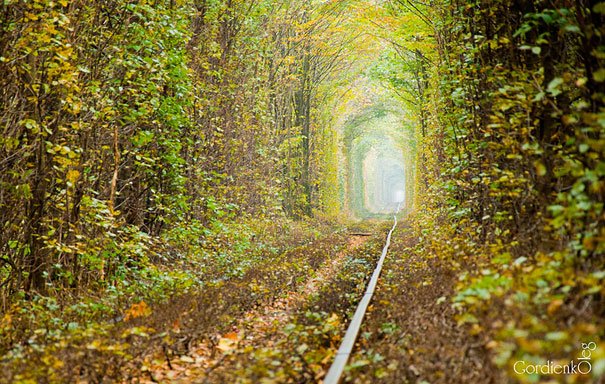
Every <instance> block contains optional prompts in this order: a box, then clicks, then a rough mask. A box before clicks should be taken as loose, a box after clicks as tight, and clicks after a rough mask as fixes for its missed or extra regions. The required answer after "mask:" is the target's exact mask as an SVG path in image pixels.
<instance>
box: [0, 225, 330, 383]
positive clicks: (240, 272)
mask: <svg viewBox="0 0 605 384" xmlns="http://www.w3.org/2000/svg"><path fill="white" fill-rule="evenodd" d="M276 224H277V223H275V222H271V223H264V226H262V227H257V231H259V232H252V230H251V229H248V231H246V232H245V233H242V232H238V233H237V235H239V236H243V235H244V234H245V236H244V237H243V239H245V240H246V241H249V239H250V237H251V236H253V234H255V235H254V237H255V238H256V239H257V240H256V242H255V243H254V244H253V245H251V244H247V245H246V244H242V243H241V239H240V242H239V243H238V239H237V237H232V236H234V235H233V233H231V236H229V235H230V233H229V232H228V231H224V232H222V233H221V234H220V236H221V237H222V239H223V241H225V242H226V244H233V249H234V251H232V252H231V253H230V254H229V255H228V256H229V257H233V258H235V257H236V258H237V259H230V260H224V262H223V265H222V266H220V265H215V266H213V267H212V268H209V269H208V268H207V265H208V262H207V260H206V258H212V260H214V262H215V263H216V262H217V260H221V257H224V255H223V256H221V255H220V254H211V252H212V251H211V250H209V249H205V250H204V249H199V248H198V249H197V252H198V255H199V256H198V257H199V259H197V260H196V257H191V256H190V257H188V258H186V259H182V260H180V262H181V263H182V265H178V264H176V263H173V264H171V265H165V266H163V267H161V266H158V265H149V266H147V267H146V268H144V267H143V268H141V269H140V271H139V272H138V274H137V275H135V276H134V277H133V281H132V282H131V283H128V282H127V281H126V282H125V281H124V280H120V283H121V284H122V285H121V286H118V287H116V286H109V287H107V288H106V289H105V290H104V291H102V290H97V291H95V292H91V294H89V295H82V294H81V295H79V296H77V297H70V296H67V295H61V296H57V297H48V296H38V297H34V298H32V299H31V300H29V301H28V302H27V304H24V303H22V302H18V303H16V304H14V305H13V308H11V309H9V310H8V311H7V312H6V314H5V315H4V318H3V323H2V324H3V327H2V333H1V340H2V351H3V353H2V354H3V356H4V357H3V359H2V363H1V370H0V372H1V374H2V377H3V380H6V381H9V382H23V383H26V382H75V381H78V380H81V379H84V380H90V381H92V382H102V381H107V380H110V381H117V380H119V379H124V378H128V377H129V376H130V375H131V374H134V375H135V377H137V376H139V375H140V367H141V365H142V361H143V360H144V358H145V357H147V356H148V355H150V354H151V353H152V352H154V351H156V350H157V349H158V348H161V349H163V351H164V352H163V353H164V354H165V356H166V359H171V358H178V356H179V355H180V354H182V353H185V352H186V351H187V350H188V348H190V347H191V345H194V344H195V343H196V342H199V341H200V340H201V339H202V338H203V337H207V336H208V335H210V334H213V333H216V332H219V331H223V330H225V329H228V327H229V326H230V324H232V323H233V322H234V321H235V319H236V318H237V317H238V316H239V315H241V314H242V313H243V312H244V311H246V310H249V309H251V308H252V307H254V306H258V305H262V304H263V303H266V302H268V301H270V300H272V298H274V297H276V296H279V295H280V294H281V292H283V290H284V289H286V288H290V287H289V285H292V284H293V285H294V286H296V285H297V284H299V283H300V282H301V281H303V280H304V279H305V278H306V276H308V275H309V274H310V273H311V272H312V271H313V270H314V269H315V268H317V267H318V265H319V264H320V263H321V262H322V260H324V259H325V258H326V257H328V256H329V255H330V254H331V252H330V250H329V247H333V246H334V244H338V243H339V240H338V239H339V236H342V235H337V234H335V235H331V236H320V232H319V229H320V228H324V230H325V231H328V229H330V230H331V229H332V228H333V224H330V225H328V224H327V223H326V224H324V225H325V226H323V227H322V225H321V224H320V223H319V222H318V223H316V224H315V225H313V228H311V227H304V226H302V225H299V226H296V225H293V223H282V225H280V226H278V225H276ZM257 225H258V224H257ZM237 228H238V231H243V230H244V228H246V226H244V225H242V224H239V225H238V226H237ZM224 229H226V228H224ZM274 231H278V232H279V236H277V235H276V233H275V232H274ZM269 239H275V240H274V241H273V242H265V241H268V240H269ZM297 244H298V246H297ZM238 246H239V247H241V253H239V254H238V253H236V250H237V249H238ZM326 247H327V248H326ZM309 249H313V254H316V255H317V258H308V257H302V256H301V255H304V254H305V253H306V252H307V250H309ZM204 251H205V252H204ZM175 252H176V251H175ZM204 256H205V257H204ZM234 260H238V261H239V262H235V261H234ZM173 261H174V262H176V261H177V260H173ZM196 261H197V262H196ZM200 266H201V267H200Z"/></svg>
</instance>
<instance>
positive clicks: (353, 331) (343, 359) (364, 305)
mask: <svg viewBox="0 0 605 384" xmlns="http://www.w3.org/2000/svg"><path fill="white" fill-rule="evenodd" d="M398 212H399V207H397V211H395V214H394V215H393V227H392V228H391V230H390V231H389V234H388V236H387V241H386V243H385V244H384V248H382V254H381V255H380V259H379V260H378V264H377V265H376V269H374V273H372V278H371V279H370V282H369V283H368V287H367V288H366V292H365V293H364V295H363V298H362V299H361V301H360V302H359V304H358V305H357V309H356V310H355V314H354V315H353V318H352V319H351V323H350V324H349V328H347V333H345V337H344V338H343V339H342V343H341V344H340V348H338V352H336V357H334V362H332V365H331V366H330V370H329V371H328V373H327V375H326V377H325V378H324V381H323V383H324V384H338V382H339V381H340V378H341V376H342V372H343V371H344V369H345V366H346V365H347V361H348V360H349V356H350V355H351V351H352V350H353V346H354V345H355V340H356V339H357V335H358V334H359V328H360V327H361V323H362V321H363V317H364V315H365V314H366V310H367V309H368V305H369V304H370V301H371V300H372V296H373V295H374V290H375V289H376V284H377V283H378V277H379V276H380V272H381V271H382V264H383V263H384V259H385V258H386V256H387V252H388V250H389V245H391V235H392V234H393V231H394V230H395V227H397V213H398Z"/></svg>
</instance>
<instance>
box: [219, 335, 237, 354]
mask: <svg viewBox="0 0 605 384" xmlns="http://www.w3.org/2000/svg"><path fill="white" fill-rule="evenodd" d="M238 341H239V335H238V334H237V333H236V332H229V333H226V334H225V335H224V336H223V337H221V338H220V339H219V341H218V345H217V346H216V348H218V349H220V350H221V351H223V352H229V351H232V350H234V349H235V348H236V347H237V342H238Z"/></svg>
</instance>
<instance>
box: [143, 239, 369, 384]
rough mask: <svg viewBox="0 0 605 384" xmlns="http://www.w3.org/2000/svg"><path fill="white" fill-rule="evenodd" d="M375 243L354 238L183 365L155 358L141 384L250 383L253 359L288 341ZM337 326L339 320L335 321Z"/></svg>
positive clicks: (201, 347) (149, 361)
mask: <svg viewBox="0 0 605 384" xmlns="http://www.w3.org/2000/svg"><path fill="white" fill-rule="evenodd" d="M369 239H370V236H369V235H368V236H364V235H355V234H354V235H350V236H348V238H347V244H346V246H344V247H343V249H341V250H340V251H338V252H336V253H335V254H334V255H332V256H333V257H332V258H330V259H327V260H326V261H325V262H324V263H323V264H322V265H320V266H319V268H318V269H317V270H315V271H313V273H312V274H310V276H309V277H308V278H307V279H306V280H305V281H304V282H303V283H302V284H301V285H299V286H298V287H295V286H294V285H293V284H292V281H290V282H289V284H288V286H289V287H292V288H293V289H290V290H287V291H286V292H284V294H283V295H281V296H279V297H277V298H275V300H273V301H272V302H270V303H268V304H267V305H265V306H261V307H255V308H253V309H251V310H249V311H247V312H246V313H245V314H244V315H243V316H242V317H241V318H240V319H238V320H237V321H235V323H234V324H233V325H232V330H231V331H230V332H228V333H226V334H223V335H219V334H217V335H215V336H211V337H207V338H204V339H203V340H202V341H201V342H200V343H199V344H197V345H195V346H193V347H192V348H191V350H190V351H188V352H187V353H186V354H184V355H182V356H180V358H179V359H178V360H176V361H174V362H171V363H170V364H167V362H166V359H165V356H163V354H162V353H159V352H158V353H156V354H155V355H154V356H150V357H149V358H148V359H147V361H146V363H145V367H146V370H148V374H149V379H147V380H141V382H143V383H153V382H164V381H170V382H173V383H190V382H200V383H203V382H217V383H219V382H235V381H237V380H238V379H239V380H240V381H245V379H244V378H243V377H241V376H239V374H240V373H241V372H242V370H243V369H249V368H250V366H247V367H246V365H247V364H246V363H247V362H249V360H250V359H251V358H254V356H252V355H254V352H255V351H258V350H262V349H272V348H273V346H276V345H279V344H280V342H281V340H283V339H284V338H286V339H287V338H288V326H287V325H290V326H293V325H294V324H296V322H297V319H298V318H299V317H300V316H302V315H304V312H306V311H307V310H308V304H309V303H310V302H311V301H312V300H313V298H314V297H316V296H317V295H318V294H319V292H320V291H321V290H322V289H325V288H326V287H327V286H328V285H329V284H332V283H333V279H334V277H336V276H338V274H339V272H340V271H341V270H342V269H343V266H344V264H345V263H344V262H345V258H347V256H348V255H350V254H354V253H355V251H356V250H357V249H358V248H359V247H361V246H362V245H364V244H365V243H366V242H368V240H369ZM332 321H336V319H335V318H332ZM294 326H295V325H294ZM293 347H294V346H293ZM296 347H297V348H298V351H297V352H298V353H300V346H296ZM332 347H334V344H333V345H332ZM290 352H291V351H290ZM333 352H334V351H333V348H332V350H330V351H326V353H325V358H324V359H322V361H321V363H322V364H320V366H316V367H315V368H317V372H314V373H313V376H314V378H315V379H319V378H320V377H321V376H323V373H324V370H323V368H324V367H325V364H326V363H328V362H329V360H330V359H329V358H330V357H331V356H332V355H333ZM303 360H304V358H303ZM302 364H303V365H304V363H302ZM307 373H309V372H307Z"/></svg>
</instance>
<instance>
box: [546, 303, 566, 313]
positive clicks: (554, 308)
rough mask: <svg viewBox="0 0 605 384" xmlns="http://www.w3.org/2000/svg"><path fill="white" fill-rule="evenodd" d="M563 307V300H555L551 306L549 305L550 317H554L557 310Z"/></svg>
mask: <svg viewBox="0 0 605 384" xmlns="http://www.w3.org/2000/svg"><path fill="white" fill-rule="evenodd" d="M561 305H563V300H561V299H557V300H553V301H551V302H550V304H548V308H547V309H546V311H547V312H548V314H549V315H552V314H553V313H555V312H557V310H558V309H559V308H560V307H561Z"/></svg>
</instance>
